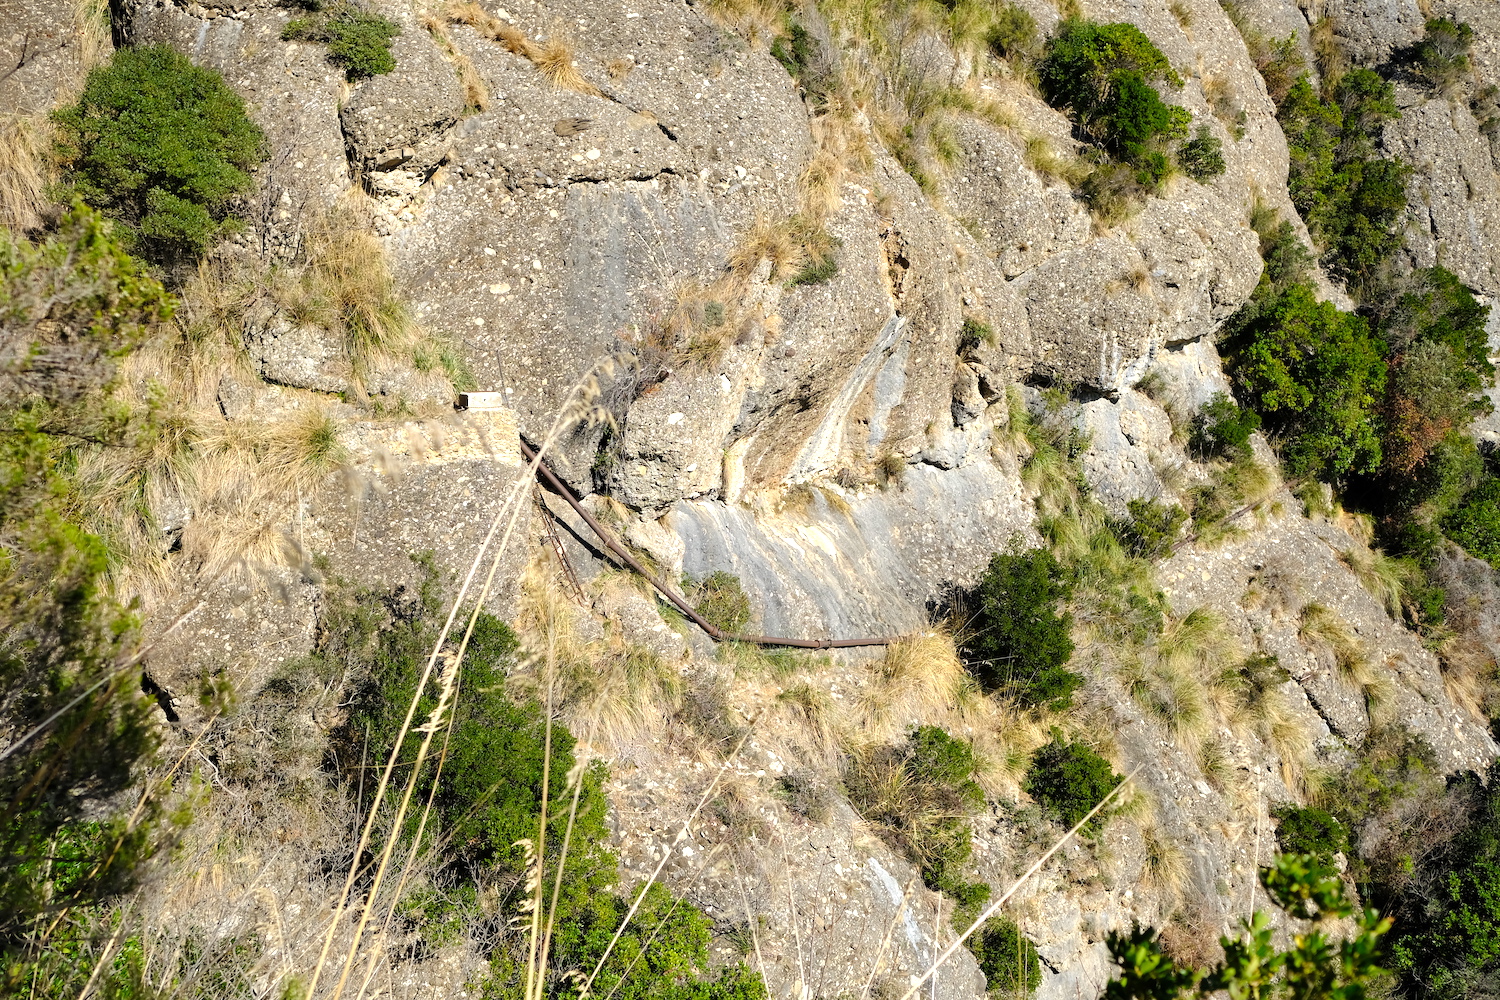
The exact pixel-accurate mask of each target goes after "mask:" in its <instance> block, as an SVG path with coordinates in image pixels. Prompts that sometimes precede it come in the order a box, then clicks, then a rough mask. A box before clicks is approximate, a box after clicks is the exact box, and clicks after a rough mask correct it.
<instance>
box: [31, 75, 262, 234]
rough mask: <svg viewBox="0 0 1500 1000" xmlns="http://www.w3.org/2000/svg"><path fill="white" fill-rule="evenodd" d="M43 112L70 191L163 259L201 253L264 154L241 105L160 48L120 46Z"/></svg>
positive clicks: (218, 83) (229, 221)
mask: <svg viewBox="0 0 1500 1000" xmlns="http://www.w3.org/2000/svg"><path fill="white" fill-rule="evenodd" d="M53 117H54V119H55V121H56V122H57V124H58V127H59V129H58V131H59V136H60V143H61V155H62V159H63V161H64V163H65V165H66V167H67V168H68V173H67V178H68V180H69V181H70V182H71V183H72V184H73V186H74V188H75V189H76V190H77V191H78V193H79V195H81V196H82V198H83V199H84V200H85V201H87V202H88V203H89V204H90V205H93V206H95V207H96V208H99V209H100V210H102V211H103V212H104V213H105V214H107V215H109V216H111V217H112V218H115V219H118V220H119V221H120V222H121V223H122V224H123V225H124V226H125V227H126V231H127V233H128V234H129V237H130V239H131V240H132V242H133V245H134V248H136V249H138V250H140V251H141V252H143V253H145V254H147V255H150V256H152V257H155V258H157V259H163V260H165V261H167V262H172V261H175V260H176V259H177V258H179V257H184V256H187V257H191V256H197V255H200V254H202V253H203V252H204V251H206V250H207V249H208V248H209V246H210V245H212V243H213V242H214V240H216V239H217V238H218V237H219V236H220V235H221V234H222V233H223V232H224V231H225V230H226V229H228V228H230V227H231V226H232V225H233V209H234V205H235V199H236V198H238V197H239V196H240V195H243V194H245V193H246V192H247V191H249V190H250V188H251V183H252V182H251V179H250V175H249V173H248V171H249V170H250V168H251V167H252V166H254V165H255V164H256V163H258V162H259V161H260V160H261V159H262V158H263V157H264V155H265V149H264V147H265V135H264V133H262V132H261V130H260V129H259V128H258V127H257V126H256V125H255V123H254V122H252V121H251V120H250V118H249V117H248V116H247V115H246V113H245V103H244V101H242V100H240V98H239V96H238V95H237V94H235V93H234V91H232V90H230V89H229V86H228V85H227V84H225V82H224V79H223V78H222V77H221V76H219V74H217V73H215V72H213V71H212V70H207V69H200V68H199V67H197V66H194V65H193V64H192V63H190V62H189V61H188V60H187V57H185V56H183V55H180V54H179V53H177V52H175V51H173V50H172V49H170V48H168V47H166V46H165V45H156V46H150V47H147V48H139V49H133V48H126V49H120V50H119V51H117V52H116V53H115V55H114V58H113V59H112V60H111V61H110V62H109V63H108V64H107V65H104V66H100V67H98V68H96V69H94V70H93V71H91V72H90V73H89V76H88V81H87V82H86V83H85V84H84V88H83V93H82V94H81V95H80V96H79V99H78V103H77V104H75V105H73V106H72V107H68V108H64V109H62V110H60V111H57V112H55V113H54V116H53Z"/></svg>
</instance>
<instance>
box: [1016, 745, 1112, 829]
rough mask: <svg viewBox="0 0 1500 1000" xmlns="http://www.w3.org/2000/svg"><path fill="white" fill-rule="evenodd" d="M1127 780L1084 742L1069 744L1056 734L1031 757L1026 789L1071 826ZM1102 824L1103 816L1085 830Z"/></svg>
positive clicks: (1099, 816)
mask: <svg viewBox="0 0 1500 1000" xmlns="http://www.w3.org/2000/svg"><path fill="white" fill-rule="evenodd" d="M1124 780H1125V779H1124V778H1122V777H1121V776H1120V775H1118V774H1116V773H1115V770H1114V768H1112V767H1110V766H1109V761H1107V760H1105V759H1104V758H1103V757H1101V756H1099V755H1098V754H1096V753H1095V752H1094V751H1092V750H1090V749H1089V748H1088V747H1086V746H1084V745H1083V744H1082V743H1069V742H1067V741H1065V740H1064V739H1063V738H1062V737H1061V736H1058V735H1056V734H1054V735H1053V737H1052V741H1051V742H1050V743H1047V744H1045V745H1043V746H1042V747H1040V748H1039V749H1038V750H1037V751H1036V752H1035V753H1034V754H1032V755H1031V767H1030V769H1029V770H1028V771H1027V772H1026V782H1025V788H1026V794H1027V795H1030V796H1031V797H1032V798H1033V799H1036V800H1037V802H1039V803H1041V804H1042V805H1043V806H1044V807H1046V808H1047V809H1050V810H1051V811H1053V812H1054V813H1056V814H1057V816H1058V818H1059V819H1060V820H1062V822H1063V824H1064V825H1065V826H1069V827H1071V826H1073V825H1074V824H1075V823H1077V822H1078V821H1079V820H1081V819H1083V817H1085V816H1087V815H1088V813H1089V810H1090V809H1093V808H1094V807H1095V806H1097V805H1098V804H1099V803H1100V802H1102V801H1104V797H1105V796H1106V795H1108V794H1109V793H1110V792H1111V791H1112V790H1113V789H1114V787H1115V786H1116V785H1118V784H1119V783H1120V782H1122V781H1124ZM1102 823H1103V814H1102V813H1101V814H1100V815H1098V816H1095V817H1094V818H1093V819H1091V820H1090V821H1089V824H1088V826H1087V827H1086V828H1085V829H1087V830H1097V829H1098V828H1099V827H1100V826H1101V825H1102Z"/></svg>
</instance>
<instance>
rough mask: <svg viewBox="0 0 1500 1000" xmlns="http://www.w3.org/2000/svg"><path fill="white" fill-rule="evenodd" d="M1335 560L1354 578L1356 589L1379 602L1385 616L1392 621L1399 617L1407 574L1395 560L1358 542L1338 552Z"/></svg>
mask: <svg viewBox="0 0 1500 1000" xmlns="http://www.w3.org/2000/svg"><path fill="white" fill-rule="evenodd" d="M1339 559H1340V560H1342V561H1343V563H1344V565H1345V566H1348V567H1349V569H1350V570H1351V571H1352V572H1353V573H1354V575H1355V577H1356V578H1358V580H1359V584H1360V586H1361V587H1364V588H1365V590H1367V591H1369V593H1370V596H1371V597H1374V598H1375V599H1376V600H1377V601H1379V602H1380V603H1381V605H1382V606H1383V607H1384V608H1385V610H1386V613H1387V614H1389V615H1391V616H1392V617H1393V618H1399V617H1400V616H1401V607H1402V599H1403V598H1404V597H1405V596H1406V584H1407V580H1408V577H1409V574H1408V572H1407V569H1406V567H1405V566H1403V565H1402V564H1401V562H1400V561H1399V560H1396V559H1392V558H1391V557H1390V556H1388V555H1386V554H1385V553H1384V552H1382V551H1381V550H1379V549H1371V548H1369V547H1367V546H1366V545H1364V544H1358V543H1357V544H1355V545H1354V546H1353V547H1351V548H1349V549H1346V550H1345V551H1343V552H1340V553H1339Z"/></svg>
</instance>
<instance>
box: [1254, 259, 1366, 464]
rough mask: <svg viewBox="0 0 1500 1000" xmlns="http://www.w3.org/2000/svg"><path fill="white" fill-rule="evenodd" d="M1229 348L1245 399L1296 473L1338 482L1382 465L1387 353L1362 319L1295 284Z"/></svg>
mask: <svg viewBox="0 0 1500 1000" xmlns="http://www.w3.org/2000/svg"><path fill="white" fill-rule="evenodd" d="M1231 351H1232V355H1231V360H1230V366H1229V367H1230V372H1231V373H1232V375H1233V377H1234V380H1235V385H1236V388H1237V390H1238V391H1239V396H1240V398H1241V399H1243V400H1245V401H1246V402H1247V403H1248V405H1249V406H1251V407H1252V408H1253V409H1255V411H1256V412H1257V413H1259V414H1260V416H1261V419H1262V420H1263V421H1264V422H1265V426H1266V429H1267V430H1269V431H1271V432H1272V433H1273V434H1274V435H1275V436H1277V437H1278V438H1279V439H1280V440H1281V452H1282V457H1283V459H1284V460H1285V462H1286V464H1287V467H1288V469H1289V470H1290V471H1291V473H1292V474H1293V475H1296V476H1317V477H1320V478H1327V479H1339V478H1341V477H1344V476H1346V475H1348V474H1349V473H1351V472H1372V471H1374V470H1375V469H1376V468H1378V467H1379V465H1380V458H1381V448H1380V435H1379V431H1378V428H1377V426H1376V417H1375V410H1376V407H1377V405H1378V403H1379V401H1380V399H1381V397H1382V395H1383V393H1384V391H1385V382H1386V364H1385V359H1384V354H1385V350H1384V345H1383V344H1382V343H1381V342H1380V341H1378V340H1377V339H1375V338H1374V337H1372V336H1371V334H1370V329H1369V324H1367V323H1366V322H1365V320H1364V319H1363V318H1362V317H1359V316H1356V315H1354V314H1352V313H1345V312H1340V311H1339V309H1338V308H1337V307H1336V306H1334V305H1333V304H1332V303H1329V302H1319V301H1317V299H1316V297H1315V296H1314V294H1313V290H1312V289H1311V288H1310V287H1308V286H1306V285H1293V286H1292V287H1291V288H1289V289H1288V290H1287V291H1286V292H1285V293H1283V294H1282V295H1280V296H1278V297H1277V298H1276V300H1275V301H1274V302H1272V303H1270V304H1269V305H1268V306H1266V307H1265V308H1264V309H1263V310H1262V311H1261V313H1260V315H1259V316H1258V317H1257V318H1256V319H1255V320H1254V321H1253V322H1251V323H1250V324H1249V325H1248V326H1247V327H1246V328H1245V329H1244V330H1243V331H1241V333H1240V334H1239V336H1238V338H1237V342H1236V343H1234V344H1233V345H1232V346H1231Z"/></svg>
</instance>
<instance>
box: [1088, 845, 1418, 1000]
mask: <svg viewBox="0 0 1500 1000" xmlns="http://www.w3.org/2000/svg"><path fill="white" fill-rule="evenodd" d="M1261 882H1262V884H1263V885H1264V886H1265V888H1266V892H1267V893H1268V894H1269V895H1270V896H1271V898H1272V899H1273V900H1274V901H1275V902H1276V904H1277V905H1278V906H1280V907H1281V908H1282V909H1284V910H1285V911H1286V912H1287V914H1288V915H1289V916H1291V917H1293V918H1295V919H1297V920H1308V921H1312V922H1313V923H1312V925H1311V928H1310V929H1307V930H1302V931H1298V932H1297V933H1294V934H1293V935H1292V939H1291V942H1290V945H1291V946H1290V947H1289V948H1287V949H1286V950H1284V951H1283V950H1280V949H1278V948H1277V947H1276V945H1275V944H1274V940H1275V938H1276V932H1275V929H1274V928H1273V927H1272V925H1271V920H1270V918H1269V917H1268V916H1267V915H1266V914H1265V913H1264V912H1261V911H1257V912H1256V913H1255V914H1254V916H1253V917H1252V918H1251V919H1249V920H1242V921H1241V924H1240V933H1239V936H1238V937H1235V938H1231V937H1227V936H1226V937H1223V938H1220V941H1219V943H1220V945H1221V946H1222V947H1223V949H1224V959H1223V961H1222V962H1220V963H1218V964H1217V965H1216V966H1214V967H1213V968H1210V969H1197V968H1193V967H1191V966H1185V965H1182V964H1180V963H1178V962H1177V961H1176V960H1175V959H1173V958H1171V957H1169V956H1168V955H1167V954H1166V953H1165V952H1164V951H1163V950H1162V946H1161V944H1160V942H1159V941H1158V940H1157V935H1156V931H1154V930H1149V929H1145V928H1141V927H1136V928H1135V929H1134V930H1133V931H1132V932H1131V933H1129V934H1124V933H1120V932H1114V933H1111V934H1110V935H1109V938H1108V942H1107V943H1108V946H1109V951H1110V955H1111V957H1112V958H1113V959H1114V961H1115V964H1116V965H1118V966H1119V967H1120V972H1119V973H1118V974H1117V975H1116V977H1115V978H1114V979H1113V980H1112V981H1111V982H1110V983H1109V984H1108V985H1107V986H1105V988H1104V996H1105V998H1106V1000H1179V998H1182V997H1185V996H1190V997H1211V996H1223V995H1225V994H1227V995H1228V996H1230V997H1247V998H1248V997H1267V996H1286V997H1294V998H1300V1000H1362V998H1363V997H1365V996H1366V995H1367V993H1368V991H1369V989H1370V987H1372V986H1374V985H1376V984H1377V983H1379V982H1380V980H1381V977H1382V973H1383V970H1382V969H1381V967H1380V964H1379V959H1380V953H1381V945H1382V941H1381V939H1382V937H1383V936H1384V935H1385V934H1386V933H1387V932H1388V931H1389V929H1390V921H1389V920H1388V919H1384V918H1382V917H1381V916H1380V915H1379V914H1378V913H1376V912H1375V911H1374V910H1369V909H1367V910H1364V911H1363V912H1360V910H1359V909H1358V907H1357V906H1356V904H1355V902H1354V901H1353V900H1350V899H1349V898H1348V896H1347V895H1346V894H1345V891H1344V884H1343V882H1341V881H1340V880H1339V878H1338V876H1337V873H1336V872H1334V871H1333V869H1331V868H1328V867H1327V866H1325V865H1323V864H1320V863H1319V862H1318V861H1317V860H1316V859H1314V858H1311V857H1308V856H1306V855H1281V856H1280V857H1278V858H1276V860H1275V861H1274V862H1272V864H1271V866H1270V867H1269V868H1264V869H1262V870H1261ZM1336 919H1347V920H1351V921H1352V924H1353V927H1352V931H1353V933H1351V934H1348V935H1347V936H1343V937H1342V938H1341V939H1338V940H1335V939H1333V938H1331V937H1330V936H1329V935H1328V934H1327V933H1326V932H1325V930H1324V928H1323V926H1322V924H1323V922H1324V921H1328V920H1336Z"/></svg>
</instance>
